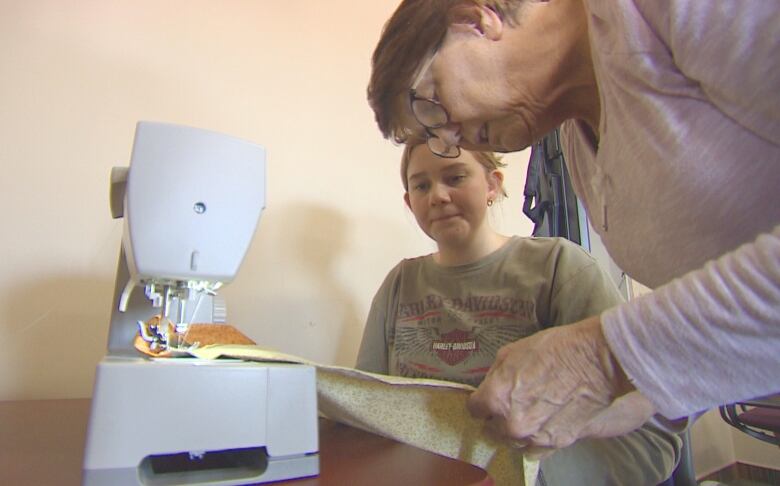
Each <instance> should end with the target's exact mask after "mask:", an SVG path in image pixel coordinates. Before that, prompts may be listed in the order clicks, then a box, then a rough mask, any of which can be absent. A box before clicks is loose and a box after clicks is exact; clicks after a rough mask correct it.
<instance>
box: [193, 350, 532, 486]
mask: <svg viewBox="0 0 780 486" xmlns="http://www.w3.org/2000/svg"><path fill="white" fill-rule="evenodd" d="M191 353H192V354H193V355H194V356H196V357H198V358H202V359H216V358H219V357H229V358H239V359H244V360H247V361H271V362H289V363H300V364H306V365H310V366H314V367H316V369H317V400H318V407H319V410H320V413H322V414H323V415H325V416H327V417H328V418H330V419H333V420H335V421H337V422H342V423H345V424H348V425H351V426H354V427H358V428H360V429H363V430H367V431H369V432H372V433H375V434H379V435H382V436H385V437H389V438H392V439H395V440H397V441H399V442H404V443H406V444H411V445H413V446H416V447H419V448H421V449H425V450H427V451H431V452H434V453H436V454H441V455H443V456H447V457H451V458H454V459H459V460H461V461H465V462H468V463H471V464H474V465H477V466H479V467H482V468H484V469H485V470H487V471H488V473H489V474H490V476H491V477H492V478H493V481H495V484H496V486H503V485H520V486H524V485H528V486H533V485H534V484H535V483H536V476H537V473H538V471H539V462H538V461H532V460H528V459H524V458H523V455H522V454H521V453H520V451H518V450H517V449H514V448H512V447H511V446H510V445H509V444H508V443H506V442H503V441H499V440H496V439H493V438H492V437H490V436H488V435H486V434H484V433H483V426H484V422H483V421H481V420H476V419H474V418H472V417H471V416H470V415H469V413H468V411H467V409H466V400H467V398H468V396H469V394H470V393H471V392H472V391H473V390H474V388H472V387H470V386H468V385H461V384H458V383H451V382H447V381H438V380H427V379H419V378H404V377H398V376H387V375H379V374H375V373H368V372H364V371H360V370H356V369H353V368H345V367H340V366H325V365H320V364H317V363H313V362H310V361H308V360H305V359H303V358H299V357H296V356H291V355H287V354H283V353H278V352H274V351H270V350H267V349H263V348H260V347H258V346H251V345H213V346H205V347H203V348H200V349H197V350H193V351H191Z"/></svg>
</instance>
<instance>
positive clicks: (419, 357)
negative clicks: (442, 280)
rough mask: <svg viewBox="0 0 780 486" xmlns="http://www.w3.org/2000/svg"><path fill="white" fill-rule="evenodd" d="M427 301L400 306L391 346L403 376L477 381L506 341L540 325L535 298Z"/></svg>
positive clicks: (475, 297)
mask: <svg viewBox="0 0 780 486" xmlns="http://www.w3.org/2000/svg"><path fill="white" fill-rule="evenodd" d="M424 302H425V303H426V304H428V305H417V306H412V305H406V306H404V305H403V304H402V305H401V306H399V313H398V316H397V317H396V320H395V328H394V332H393V333H392V335H391V349H392V353H393V357H394V359H395V360H396V363H397V366H398V371H399V373H400V374H401V375H402V376H409V377H415V378H436V379H443V380H450V381H458V382H461V383H468V384H472V385H478V384H479V382H481V381H482V379H483V378H484V376H485V374H486V373H487V370H488V369H489V368H490V365H492V364H493V361H494V360H495V357H496V353H497V352H498V350H499V349H500V348H501V347H502V346H504V345H505V344H508V343H511V342H513V341H516V340H518V339H520V338H523V337H526V336H528V335H530V334H533V333H534V332H536V331H538V330H539V326H538V325H537V323H536V317H535V314H534V305H533V302H531V301H521V300H518V299H511V298H507V297H501V296H473V295H469V296H468V297H467V298H465V299H445V298H438V299H437V298H431V297H430V296H429V297H427V298H426V299H425V301H424ZM431 303H433V305H431Z"/></svg>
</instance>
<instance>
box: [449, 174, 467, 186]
mask: <svg viewBox="0 0 780 486" xmlns="http://www.w3.org/2000/svg"><path fill="white" fill-rule="evenodd" d="M465 179H466V176H465V175H463V174H458V175H453V176H450V177H449V180H448V182H449V184H450V185H452V186H455V185H458V184H460V183H461V182H463V181H464V180H465Z"/></svg>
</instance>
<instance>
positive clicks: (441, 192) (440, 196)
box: [430, 184, 450, 206]
mask: <svg viewBox="0 0 780 486" xmlns="http://www.w3.org/2000/svg"><path fill="white" fill-rule="evenodd" d="M430 201H431V205H432V206H436V205H438V204H443V203H447V202H449V201H450V192H449V189H448V188H447V186H446V185H445V184H434V185H433V187H432V188H431V199H430Z"/></svg>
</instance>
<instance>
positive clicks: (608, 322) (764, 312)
mask: <svg viewBox="0 0 780 486" xmlns="http://www.w3.org/2000/svg"><path fill="white" fill-rule="evenodd" d="M601 319H602V329H603V331H604V334H605V336H606V338H607V342H608V343H609V346H610V348H611V350H612V352H613V353H614V354H615V356H616V357H617V359H618V361H619V362H620V364H621V366H622V367H623V369H624V370H625V371H626V374H627V375H628V376H629V377H630V379H631V380H632V381H633V383H634V384H635V386H636V387H637V388H638V389H639V390H640V391H642V392H643V393H644V394H645V395H646V396H647V397H648V398H649V399H650V400H651V401H652V402H653V403H654V405H655V406H656V409H657V410H658V412H659V413H660V414H662V415H664V416H666V417H667V418H678V417H682V416H685V415H690V414H692V413H695V412H698V411H702V410H705V409H708V408H711V407H714V406H717V405H720V404H725V403H731V402H734V401H736V400H739V399H747V398H752V397H756V396H762V395H768V394H771V393H775V392H778V391H780V226H777V227H775V228H774V230H773V231H772V232H771V233H768V234H763V235H760V236H759V237H758V238H757V239H756V240H755V241H754V242H752V243H748V244H745V245H743V246H741V247H740V248H738V249H737V250H735V251H733V252H730V253H727V254H725V255H724V256H722V257H721V258H719V259H717V260H715V261H712V262H710V263H708V264H707V265H706V266H705V267H703V268H701V269H699V270H695V271H693V272H690V273H688V274H686V275H684V276H683V277H681V278H679V279H676V280H673V281H671V282H670V283H668V284H667V285H664V286H662V287H660V288H658V289H657V290H656V291H655V292H653V293H652V294H647V295H645V296H642V297H640V298H638V299H636V300H634V301H632V302H630V303H627V304H624V305H622V306H619V307H617V308H614V309H611V310H609V311H606V312H604V313H603V314H602V315H601Z"/></svg>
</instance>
